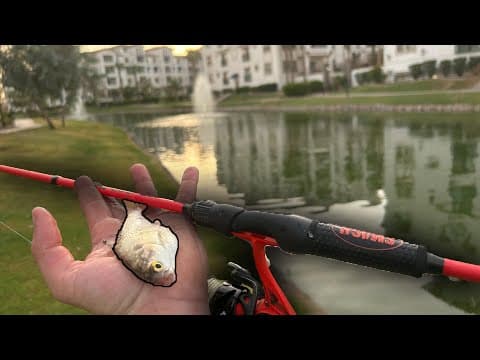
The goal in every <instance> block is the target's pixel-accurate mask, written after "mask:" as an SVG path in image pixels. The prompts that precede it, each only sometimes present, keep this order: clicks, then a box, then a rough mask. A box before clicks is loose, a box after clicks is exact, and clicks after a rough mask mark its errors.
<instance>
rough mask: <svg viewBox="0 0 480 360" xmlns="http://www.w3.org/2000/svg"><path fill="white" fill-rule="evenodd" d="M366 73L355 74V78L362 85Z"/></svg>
mask: <svg viewBox="0 0 480 360" xmlns="http://www.w3.org/2000/svg"><path fill="white" fill-rule="evenodd" d="M363 75H364V73H360V74H355V79H356V80H357V84H358V85H362V84H363V83H364V76H363Z"/></svg>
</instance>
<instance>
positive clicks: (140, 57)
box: [137, 56, 145, 63]
mask: <svg viewBox="0 0 480 360" xmlns="http://www.w3.org/2000/svg"><path fill="white" fill-rule="evenodd" d="M144 60H145V57H143V56H137V61H138V62H139V63H142V62H143V61H144Z"/></svg>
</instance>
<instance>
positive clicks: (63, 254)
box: [32, 207, 74, 301]
mask: <svg viewBox="0 0 480 360" xmlns="http://www.w3.org/2000/svg"><path fill="white" fill-rule="evenodd" d="M32 217H33V239H32V253H33V256H34V258H35V260H36V261H37V264H38V267H39V268H40V272H41V273H42V275H43V277H44V279H45V281H46V283H47V285H48V288H49V289H50V291H51V292H52V294H53V296H54V297H55V298H57V299H58V300H60V301H66V299H68V298H69V297H70V295H71V292H72V287H71V286H70V284H71V282H69V277H68V276H69V274H71V272H69V268H70V267H71V266H72V265H73V263H74V258H73V256H72V254H71V253H70V251H68V249H67V248H66V247H64V246H62V236H61V235H60V230H59V229H58V226H57V222H56V221H55V219H54V218H53V216H52V215H51V214H50V213H49V212H48V211H47V210H45V209H44V208H41V207H36V208H35V209H33V211H32Z"/></svg>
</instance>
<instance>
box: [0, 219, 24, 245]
mask: <svg viewBox="0 0 480 360" xmlns="http://www.w3.org/2000/svg"><path fill="white" fill-rule="evenodd" d="M0 224H2V225H3V226H5V227H6V228H7V229H9V230H11V231H13V232H14V233H15V234H17V235H18V236H20V237H21V238H22V239H23V240H25V241H26V242H28V243H29V244H31V243H32V241H31V240H29V239H27V238H26V237H25V236H23V235H22V234H20V233H19V232H18V231H16V230H15V229H13V228H11V227H10V226H8V225H7V224H5V223H4V222H3V221H2V220H0Z"/></svg>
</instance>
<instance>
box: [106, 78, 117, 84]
mask: <svg viewBox="0 0 480 360" xmlns="http://www.w3.org/2000/svg"><path fill="white" fill-rule="evenodd" d="M107 84H108V85H117V79H116V78H107Z"/></svg>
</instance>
